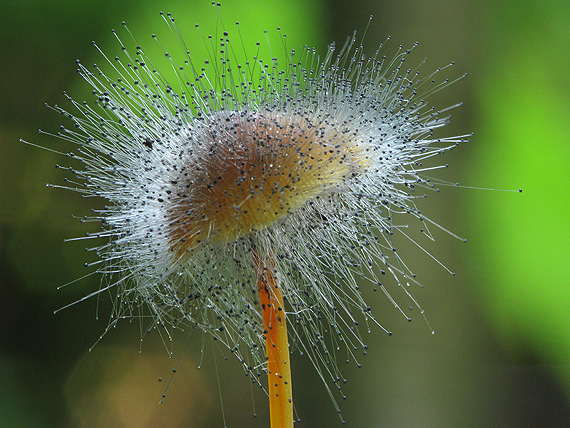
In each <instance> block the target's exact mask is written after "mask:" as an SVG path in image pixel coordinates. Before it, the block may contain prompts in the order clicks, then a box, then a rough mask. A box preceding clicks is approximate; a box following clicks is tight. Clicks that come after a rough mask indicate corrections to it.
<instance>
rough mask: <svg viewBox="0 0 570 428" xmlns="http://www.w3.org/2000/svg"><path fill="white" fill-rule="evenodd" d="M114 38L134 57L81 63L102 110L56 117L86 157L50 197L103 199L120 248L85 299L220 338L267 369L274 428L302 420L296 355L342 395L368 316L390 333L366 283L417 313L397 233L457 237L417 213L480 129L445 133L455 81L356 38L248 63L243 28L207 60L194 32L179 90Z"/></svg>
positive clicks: (158, 324)
mask: <svg viewBox="0 0 570 428" xmlns="http://www.w3.org/2000/svg"><path fill="white" fill-rule="evenodd" d="M163 17H164V19H165V21H166V23H167V25H169V26H170V27H171V30H172V31H173V33H174V34H180V33H179V31H178V28H177V27H176V25H175V23H174V19H173V18H172V17H171V16H170V14H168V15H163ZM125 27H126V26H125ZM220 27H223V26H220ZM114 33H115V36H116V38H117V40H118V42H119V44H120V46H121V47H122V48H123V51H122V53H121V54H120V55H119V56H117V57H114V56H107V55H106V54H105V53H103V52H102V51H101V50H99V48H98V47H97V45H95V47H96V49H98V50H99V51H100V53H101V55H102V57H103V59H104V62H105V63H106V64H105V66H101V67H99V66H94V67H87V66H84V65H83V64H82V63H80V62H78V72H79V73H80V74H81V76H82V77H83V78H84V79H85V80H86V81H87V82H88V84H89V85H91V86H92V89H93V94H94V96H95V103H94V104H93V103H90V102H80V101H76V100H74V99H73V98H72V97H71V96H68V99H69V102H70V104H71V106H70V107H66V108H62V107H59V106H54V107H52V108H53V109H54V110H56V111H58V112H60V113H61V114H63V115H64V116H66V117H68V118H69V119H71V122H72V124H73V125H74V126H71V127H62V128H61V130H60V131H59V132H58V133H57V137H58V138H60V139H63V140H66V141H70V142H72V143H74V144H76V145H77V149H76V150H75V152H74V153H73V154H71V153H70V154H68V156H70V157H72V158H74V159H75V160H76V161H78V162H79V163H80V164H82V165H83V166H82V167H81V168H79V169H76V168H71V167H67V168H65V169H68V170H69V171H70V172H71V173H72V174H73V175H74V176H75V177H76V178H75V179H74V180H73V184H72V185H66V186H53V187H63V188H66V189H69V190H73V191H76V192H79V193H81V194H82V195H84V196H88V197H93V196H96V197H98V198H101V199H102V200H104V201H106V202H105V204H106V206H105V208H104V209H101V210H97V211H94V214H93V215H92V216H90V217H86V218H85V219H86V220H89V221H100V222H101V223H102V229H101V231H99V232H97V233H92V234H88V235H87V236H86V237H85V238H84V239H87V240H89V239H91V238H105V239H106V243H104V244H103V245H100V246H97V247H94V248H92V250H94V251H96V252H97V254H98V256H99V259H100V261H99V262H98V263H96V264H94V266H95V269H96V272H97V273H99V274H101V275H102V276H103V278H104V279H105V280H104V286H102V287H101V289H100V290H98V291H96V292H94V293H92V294H91V295H90V296H88V297H91V296H95V295H98V294H99V293H102V292H107V291H111V292H112V293H113V294H114V296H115V297H114V302H115V304H114V307H113V314H112V323H111V324H112V325H114V324H115V323H116V322H117V320H119V319H122V318H131V317H133V316H134V317H136V316H138V315H140V314H144V315H147V314H148V313H150V314H151V315H152V318H153V321H152V323H150V325H151V328H160V329H164V330H165V331H166V332H167V333H168V332H170V330H171V329H175V328H181V329H188V328H191V329H192V328H196V329H200V330H202V331H204V332H206V333H207V334H210V335H212V336H213V337H215V338H216V339H217V340H218V341H219V342H220V343H223V344H224V345H225V346H226V347H227V348H228V350H229V351H230V352H231V353H233V354H234V355H235V356H236V358H238V359H239V360H240V361H241V363H242V365H243V367H244V369H245V371H246V373H247V374H248V375H250V376H251V378H252V379H253V380H254V381H255V382H259V384H260V385H265V383H264V382H265V381H264V380H263V377H264V376H269V380H268V384H267V386H264V388H267V389H266V390H267V391H268V394H269V396H270V406H271V419H272V427H281V426H283V427H285V426H291V425H292V418H293V412H292V404H291V403H292V395H291V394H292V392H291V382H290V367H291V365H290V359H289V347H290V351H291V353H292V355H293V361H295V360H294V356H295V355H296V354H298V353H302V354H304V355H306V356H307V357H308V358H309V359H310V360H311V361H312V363H313V364H314V366H315V368H316V370H317V372H318V374H319V376H320V377H321V379H322V380H323V382H324V383H325V385H327V389H329V392H330V387H329V385H330V384H331V382H332V383H333V384H334V385H335V386H334V388H336V389H338V390H339V391H340V392H339V396H340V397H343V394H342V390H341V388H342V384H343V382H344V378H343V377H342V374H341V373H340V370H339V368H338V366H337V363H338V361H344V360H348V361H354V362H356V363H357V364H358V359H357V353H359V352H362V351H363V350H366V345H365V341H364V340H365V338H364V337H363V335H362V334H361V331H359V328H358V326H359V324H360V325H364V326H366V327H365V328H368V326H369V325H372V324H375V325H377V326H378V327H379V328H381V329H384V327H383V326H382V324H381V323H380V321H378V320H377V318H376V317H375V315H374V311H373V310H372V308H371V306H370V304H371V302H366V301H364V299H363V297H362V295H361V293H360V288H361V287H369V288H372V289H373V290H374V291H376V290H378V291H381V292H382V293H383V294H384V295H385V296H386V297H387V298H388V299H389V300H390V302H391V303H392V304H393V305H394V307H395V308H396V309H397V310H399V311H400V312H401V313H402V314H403V316H404V317H405V318H406V319H408V318H409V317H408V315H407V310H406V308H407V307H408V306H416V307H418V308H420V306H419V305H418V303H417V302H416V300H415V299H414V297H413V287H414V286H415V285H419V283H418V282H417V280H416V279H415V275H414V274H413V273H412V272H411V271H410V270H409V269H408V267H407V266H406V263H405V255H401V254H400V253H399V252H397V251H396V249H395V248H394V244H393V243H392V236H393V235H394V234H400V235H402V236H404V237H406V238H409V239H410V240H411V241H412V242H413V243H414V244H416V241H415V240H414V239H413V238H412V237H411V236H410V235H409V234H407V233H406V231H405V230H404V225H405V223H401V221H403V219H406V218H407V219H409V220H410V221H414V222H417V223H416V224H417V225H419V228H421V229H422V232H423V233H424V234H425V235H427V237H428V238H430V239H431V235H430V233H429V229H430V227H432V226H433V227H439V228H441V229H443V227H441V226H439V225H438V224H437V223H436V222H435V221H432V220H430V219H428V218H427V217H425V216H424V214H423V213H421V211H420V205H421V199H422V198H423V197H424V196H425V195H424V194H423V189H426V188H427V189H429V188H433V187H434V185H433V184H432V183H431V182H430V180H429V179H428V178H426V177H424V176H423V173H424V172H425V171H428V170H433V169H437V168H439V167H440V165H438V164H437V162H436V160H435V159H434V160H433V162H435V163H433V162H432V159H431V158H433V157H436V156H437V155H439V154H441V153H443V152H446V151H448V150H451V149H452V148H453V147H455V146H457V145H458V144H459V143H461V142H463V141H466V140H465V139H466V138H467V137H468V136H467V135H462V136H453V137H441V136H434V131H436V129H437V128H440V127H442V126H444V125H445V124H446V123H447V120H448V119H447V117H446V116H445V114H446V113H445V112H446V111H447V110H449V109H450V108H453V107H455V106H451V107H448V108H445V109H443V110H436V109H434V108H432V107H430V106H429V105H428V104H427V102H426V101H425V99H426V98H427V97H428V96H429V95H430V94H432V93H433V92H435V91H438V90H440V89H442V88H444V87H445V86H447V85H449V84H451V83H452V82H449V81H448V80H443V81H442V82H440V83H437V81H436V78H437V76H436V74H437V72H438V71H439V70H437V71H435V72H433V73H431V74H428V75H426V76H423V75H421V74H420V72H419V70H418V69H417V68H416V69H407V68H406V67H405V66H404V64H405V59H406V57H407V55H408V54H409V52H410V50H405V49H400V50H399V51H398V53H397V54H396V55H395V56H394V57H393V58H386V57H384V56H383V54H382V51H381V49H380V48H379V49H378V50H377V51H376V53H375V54H374V55H373V56H371V57H367V56H365V55H364V53H363V49H362V46H361V45H360V44H359V43H358V42H357V39H356V37H352V38H351V39H350V40H349V42H348V43H347V44H346V45H345V46H344V47H343V48H342V49H339V50H340V52H338V53H337V50H336V48H335V46H334V45H331V46H330V47H329V49H328V51H327V52H326V54H325V56H324V57H321V56H319V54H318V53H316V52H315V50H313V49H311V48H305V49H304V50H303V51H302V52H300V53H298V52H294V51H292V52H290V56H289V58H288V61H287V62H286V63H285V64H280V63H279V64H278V63H277V60H275V59H271V60H269V61H267V60H263V59H260V58H257V57H253V56H251V57H244V58H243V59H241V58H240V56H239V54H238V52H239V51H241V49H242V46H241V45H239V42H238V41H239V39H240V36H239V25H238V26H237V27H236V28H233V29H232V28H222V29H220V34H214V35H213V36H211V37H209V38H207V39H208V40H207V42H208V43H211V44H212V45H211V49H212V53H211V58H210V59H209V61H207V62H206V64H196V63H194V62H193V60H192V57H191V52H184V50H186V47H185V45H184V42H183V40H182V39H180V44H181V46H182V47H183V52H182V54H181V55H179V56H176V55H173V56H172V57H171V56H170V55H169V54H167V56H168V59H169V61H170V63H171V65H172V69H173V70H175V72H176V79H175V80H176V81H174V82H168V81H167V80H166V78H165V77H164V76H163V75H162V74H161V72H160V70H157V69H155V68H154V65H153V62H152V58H148V57H147V56H146V55H145V53H144V47H140V46H137V48H136V50H135V51H134V52H133V51H129V50H128V49H127V48H126V47H125V44H124V43H123V39H124V37H127V38H131V37H132V35H131V34H130V32H129V31H128V29H126V30H125V31H124V34H123V35H119V33H118V32H114ZM282 37H285V36H284V35H282ZM230 39H231V40H232V42H233V43H230ZM135 43H136V42H135ZM238 46H239V48H238ZM249 48H250V47H249V46H244V47H243V49H244V50H246V51H247V50H248V49H249ZM251 48H255V47H254V46H253V47H251ZM115 74H116V75H117V76H120V77H119V78H116V77H110V76H112V75H115ZM425 161H428V162H432V163H431V164H430V165H429V166H424V165H423V162H425ZM442 166H443V165H441V167H442ZM416 204H417V205H416ZM394 216H397V218H398V221H396V220H394ZM443 230H444V231H446V232H447V230H446V229H443ZM449 233H450V232H449ZM416 245H418V246H419V247H420V248H421V249H422V250H423V247H421V246H420V244H416ZM424 251H425V252H426V253H427V254H428V257H429V253H428V252H427V251H426V250H424ZM434 260H435V259H434ZM435 261H436V262H437V263H439V262H438V261H437V260H435ZM82 300H85V299H82ZM400 302H404V304H401V303H400ZM72 304H73V303H72ZM420 312H421V313H423V311H421V308H420ZM384 330H385V329H384ZM385 331H386V332H388V331H387V330H385ZM289 343H290V344H289ZM337 355H338V356H340V355H342V357H338V358H337ZM348 361H347V362H348ZM262 373H263V375H264V376H261V374H262ZM334 388H333V389H334ZM275 396H281V397H285V398H284V399H281V398H280V399H276V398H275ZM332 396H333V397H334V396H336V395H335V394H333V395H332ZM272 400H273V401H272ZM335 405H336V404H335Z"/></svg>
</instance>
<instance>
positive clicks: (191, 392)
mask: <svg viewBox="0 0 570 428" xmlns="http://www.w3.org/2000/svg"><path fill="white" fill-rule="evenodd" d="M163 9H164V11H165V12H166V11H172V12H173V13H174V16H175V17H176V19H177V22H178V25H179V27H180V29H181V32H182V34H183V36H184V38H185V40H186V42H187V44H188V46H189V48H190V50H191V51H192V52H193V53H194V52H198V55H204V54H203V53H200V52H201V51H200V50H203V42H202V41H201V39H200V38H199V37H197V32H196V31H195V29H194V24H195V23H200V24H201V25H203V26H204V33H208V32H209V31H214V30H211V29H213V28H214V26H215V23H216V11H215V9H214V8H212V7H211V5H210V2H209V1H207V0H205V1H199V2H198V1H193V2H189V1H175V2H170V4H169V5H168V6H166V5H165V4H164V2H146V3H145V5H144V6H141V4H140V2H135V1H123V2H117V1H110V0H103V1H99V2H87V1H80V0H76V1H74V2H66V1H64V2H43V1H27V2H19V3H16V2H2V4H1V5H0V49H1V50H0V51H1V52H2V60H1V62H0V95H1V102H0V165H1V166H0V290H1V295H0V379H1V380H0V426H2V427H10V428H12V427H18V428H19V427H26V428H30V427H70V428H71V427H74V428H75V427H125V428H126V427H129V428H130V427H137V428H141V427H158V426H161V427H174V428H176V427H197V428H201V427H223V426H224V417H225V424H227V426H228V427H244V426H247V427H266V426H268V422H267V421H268V417H267V408H266V406H267V404H266V400H265V397H264V396H263V394H262V393H261V392H260V390H259V388H257V387H253V388H252V387H251V386H250V384H249V383H248V380H247V378H245V376H243V373H242V371H241V368H240V367H239V364H238V363H237V361H234V360H233V359H231V358H230V359H228V360H227V361H224V358H223V357H222V354H221V353H219V352H213V351H212V346H210V344H209V343H206V344H205V346H204V347H203V349H204V350H203V352H200V349H201V348H202V346H201V337H200V335H199V334H194V335H193V337H192V338H191V339H190V340H189V341H188V342H187V341H186V339H185V338H184V336H183V335H180V336H179V337H176V338H175V341H174V348H175V351H178V352H177V353H176V357H175V358H173V359H172V360H169V359H168V355H167V352H166V351H165V348H164V346H163V344H162V341H161V338H160V337H159V336H158V335H156V334H151V335H149V337H148V338H146V339H145V340H144V341H143V342H142V344H141V343H140V341H139V337H140V332H139V328H140V326H139V324H138V323H136V322H133V323H128V322H123V323H119V326H118V328H116V329H113V330H112V331H111V332H109V333H108V334H107V335H106V336H105V337H104V338H103V340H102V341H101V342H100V343H99V344H98V345H97V346H95V347H94V349H93V351H91V352H89V351H88V350H89V348H90V347H91V346H92V345H93V344H94V343H95V342H96V341H97V340H98V338H99V336H100V334H101V333H102V332H103V331H104V330H105V328H106V327H107V323H108V313H109V307H108V302H106V301H105V300H104V299H103V300H101V301H99V302H98V301H97V300H96V299H91V300H88V301H86V302H82V303H80V304H77V305H75V306H72V307H71V308H69V309H66V310H64V311H62V312H59V313H58V314H56V315H54V314H53V311H54V310H55V309H57V308H60V307H62V306H64V305H66V304H68V303H70V302H72V301H74V300H77V299H79V298H81V297H82V296H84V295H86V294H88V293H89V292H91V291H94V290H96V289H97V288H98V286H99V281H98V279H97V278H94V277H90V278H87V279H85V280H82V281H79V282H77V283H74V284H71V285H69V286H68V287H65V288H64V289H62V290H59V291H57V290H56V289H57V287H58V286H60V285H62V284H65V283H67V282H69V281H71V280H73V279H76V278H79V277H81V276H83V275H85V274H86V273H87V272H86V270H85V268H84V267H83V264H84V263H85V262H86V261H89V260H92V258H90V256H91V257H92V255H90V254H87V253H85V252H84V251H83V248H84V247H85V243H84V242H72V243H64V242H63V240H64V239H65V238H70V237H76V236H82V235H84V234H85V232H87V231H90V230H91V231H92V230H93V228H91V229H90V228H89V225H84V224H80V223H79V222H78V221H77V220H76V219H73V218H71V216H70V215H69V214H71V213H73V214H76V215H79V216H82V215H85V214H88V213H89V209H90V208H92V207H93V204H94V203H96V204H97V203H98V204H99V206H100V205H101V204H102V203H101V202H94V201H86V200H83V199H81V198H80V197H79V196H78V195H76V194H73V193H71V192H66V191H63V190H58V189H51V188H46V187H45V184H46V183H48V182H49V183H56V184H63V177H64V175H63V174H61V171H59V170H56V169H55V167H54V165H55V164H56V163H60V164H65V165H67V164H68V160H67V159H65V158H62V157H61V156H58V155H57V154H54V153H50V152H47V151H43V150H40V149H36V148H33V147H30V146H25V145H23V144H20V143H19V142H18V140H19V139H20V138H23V139H25V140H27V141H32V142H33V143H35V144H38V145H41V146H45V147H50V148H53V149H55V150H60V151H66V150H70V147H66V146H65V144H63V143H62V142H60V141H58V140H55V139H53V138H48V137H46V136H45V135H39V134H38V133H37V129H38V128H41V129H44V130H46V131H51V132H57V130H58V127H59V125H60V124H62V123H65V124H66V125H69V123H66V122H65V121H64V118H63V117H61V116H58V115H57V114H55V113H53V112H51V111H50V110H49V109H47V108H45V107H44V102H48V103H50V104H58V103H59V104H62V105H64V106H65V98H64V97H63V95H62V91H63V90H67V91H68V92H69V93H71V94H73V95H74V97H75V98H76V99H80V100H82V99H88V100H89V99H90V90H89V88H88V87H87V85H86V84H84V83H83V81H82V80H81V79H80V78H79V76H78V75H77V74H76V73H75V64H74V60H75V59H76V58H80V59H81V60H82V61H83V62H84V63H85V64H90V63H93V62H101V58H100V56H99V55H98V53H97V52H96V50H95V49H94V48H93V47H92V46H91V43H90V42H91V40H97V42H98V44H99V45H100V46H101V47H102V48H103V49H104V50H105V52H107V53H109V55H110V56H114V55H115V54H119V52H120V48H119V46H118V45H117V43H116V41H114V40H113V36H112V34H111V32H110V31H109V30H110V29H111V28H117V29H119V27H121V25H120V23H121V21H122V20H126V21H127V22H128V24H129V28H130V29H131V30H132V31H133V33H134V34H135V36H136V38H137V39H138V41H139V43H140V44H141V45H143V47H144V48H145V50H146V51H147V52H151V51H153V49H154V52H155V55H156V56H157V57H159V56H160V53H159V52H158V49H157V47H156V46H155V43H154V42H153V40H152V39H151V37H150V34H152V33H157V34H161V36H160V37H161V38H162V37H164V39H161V40H165V41H164V44H165V45H166V46H171V45H172V44H173V43H174V40H173V39H172V37H170V39H169V34H168V32H167V31H165V26H164V24H163V23H162V22H161V19H160V16H159V15H158V12H159V11H160V10H163ZM371 14H373V15H374V20H373V21H372V23H371V25H370V28H369V29H368V32H367V34H366V38H365V47H366V49H367V52H369V53H373V52H374V50H375V48H376V47H377V45H379V44H380V43H381V42H383V41H384V40H385V39H386V37H387V36H388V35H391V36H392V41H391V42H390V43H389V44H388V46H387V49H386V54H387V55H390V54H391V53H393V52H394V51H395V49H396V48H397V46H398V44H403V45H404V46H410V45H411V44H412V43H413V42H415V41H420V46H419V47H418V48H417V49H416V50H415V52H414V53H413V54H412V57H411V58H410V59H409V61H410V62H409V64H410V65H411V64H412V61H414V60H415V61H416V63H417V62H419V61H421V59H423V57H424V56H426V57H428V59H429V60H428V62H427V64H426V65H424V66H422V71H423V72H424V73H427V72H429V71H432V70H433V69H435V68H436V67H438V66H443V65H445V64H447V63H449V62H450V61H452V60H453V61H455V65H454V66H453V67H452V68H451V69H450V70H449V71H447V72H446V73H447V76H448V77H450V78H452V77H455V76H460V75H461V74H463V73H464V72H468V73H469V76H468V77H467V78H465V79H463V80H461V81H460V82H458V83H456V84H454V85H452V86H451V87H449V88H446V89H445V90H443V91H440V92H438V93H436V94H435V95H434V96H433V97H432V98H431V102H432V104H434V105H436V106H437V107H444V106H447V105H451V104H455V103H457V102H459V101H463V102H464V106H463V107H461V108H459V109H456V110H454V111H453V112H452V114H453V118H452V123H451V125H450V126H449V127H448V128H447V129H446V130H445V135H455V134H461V133H467V132H471V131H473V132H474V133H475V136H474V137H473V138H472V142H471V143H469V144H465V145H463V146H461V147H459V148H458V149H456V150H454V151H453V152H451V153H449V154H448V155H446V157H447V159H446V160H445V162H448V163H449V164H450V168H449V169H447V170H445V171H444V172H443V173H442V174H440V175H438V177H440V178H442V179H446V180H450V181H452V182H456V181H458V182H460V184H463V185H466V186H479V187H495V188H501V189H518V188H519V187H520V188H523V189H524V192H523V193H522V194H519V193H509V192H499V191H484V190H472V189H464V188H455V187H450V188H442V191H441V192H440V193H437V194H435V193H434V194H432V195H430V197H429V198H428V199H427V200H425V201H422V202H425V203H424V204H422V211H423V212H424V213H425V214H426V215H428V216H429V217H430V218H432V219H435V220H436V221H438V222H439V223H440V224H443V225H445V226H446V227H449V228H450V229H451V230H453V231H454V232H455V233H457V234H458V235H460V236H464V237H466V238H468V240H469V242H468V243H467V244H463V243H461V242H460V241H457V240H455V239H453V238H451V237H449V236H447V235H446V234H444V233H439V234H438V235H437V241H436V243H435V244H434V245H427V248H428V250H429V251H430V252H431V253H432V254H433V255H434V256H435V257H437V258H438V259H440V260H442V261H443V262H444V263H445V264H446V265H447V266H449V267H450V268H451V269H452V270H454V271H455V272H456V273H457V275H456V276H455V277H451V276H450V275H448V274H446V273H445V271H443V270H442V269H441V268H440V267H439V266H438V265H437V264H436V263H434V262H433V261H432V260H431V259H429V258H428V257H426V256H425V255H423V254H422V253H421V252H418V251H417V250H414V249H413V248H411V247H409V246H408V245H406V244H405V243H403V242H402V243H401V245H400V246H399V253H400V254H402V255H405V254H407V257H405V260H406V261H408V262H409V263H410V265H411V266H412V267H413V269H414V270H415V271H416V272H418V273H419V276H420V279H421V281H422V282H423V283H424V284H426V287H425V288H424V289H419V290H416V292H415V295H416V297H417V299H418V300H419V301H420V302H421V304H422V306H423V308H424V309H425V310H426V314H427V317H428V320H429V322H430V324H431V326H432V327H433V329H434V330H435V335H431V334H430V331H429V328H428V327H427V326H426V324H425V322H424V321H423V319H422V317H421V316H416V317H415V318H414V321H413V322H412V323H407V322H405V320H404V319H403V318H402V317H401V316H399V315H398V313H397V312H396V311H395V310H394V309H393V308H391V307H390V304H389V303H388V302H387V301H385V300H386V299H383V298H382V297H381V296H377V295H374V296H369V300H371V304H372V306H373V307H374V308H375V313H376V315H377V317H378V318H379V319H380V320H381V321H382V322H383V324H384V325H385V326H386V327H387V328H388V329H390V330H392V331H393V332H394V335H393V336H392V337H387V336H386V335H385V334H382V333H381V332H379V331H376V330H373V331H372V333H371V334H370V335H368V336H367V342H368V344H369V346H370V350H369V352H368V355H367V356H365V357H361V359H360V360H361V361H360V362H361V363H362V364H363V367H362V368H361V369H356V368H355V367H353V366H347V367H343V374H344V375H345V376H346V377H347V379H348V380H349V382H348V383H347V385H346V388H345V393H346V395H347V396H348V399H347V400H346V401H342V400H340V401H341V402H340V405H341V408H342V411H343V415H344V418H345V419H346V420H347V422H348V424H349V425H348V426H352V427H458V426H460V427H539V426H540V427H566V426H570V400H569V398H570V289H569V287H568V283H569V279H568V277H569V276H568V274H569V273H570V268H569V261H568V260H569V258H570V243H569V242H570V239H569V238H570V236H569V226H568V219H569V213H570V196H569V195H570V192H568V190H567V189H566V188H565V185H566V184H567V183H568V179H569V178H570V78H569V71H570V25H568V23H569V22H570V3H568V2H567V1H560V0H559V1H544V2H540V1H500V0H499V1H476V2H460V1H451V0H447V1H441V2H416V1H399V2H394V1H385V2H381V1H353V2H341V1H333V2H325V1H319V0H303V1H301V0H293V1H281V2H277V1H265V2H260V1H254V2H238V1H236V0H229V1H225V2H223V6H222V9H221V15H222V19H223V21H224V23H226V24H227V25H228V26H229V27H231V28H233V22H234V21H236V20H239V21H240V23H241V31H242V34H243V37H244V43H245V44H246V46H250V47H251V48H252V49H251V51H253V46H254V42H255V41H256V40H259V41H261V42H262V45H263V46H266V42H265V35H264V34H263V30H264V29H268V30H270V33H271V31H272V30H274V29H275V27H277V26H278V25H279V26H281V28H282V29H283V31H284V32H285V33H286V34H287V35H288V37H287V39H288V42H287V43H288V47H289V48H292V47H297V48H301V47H302V46H303V45H304V44H307V45H311V46H315V47H317V49H319V50H320V52H324V51H325V47H326V45H327V44H328V43H329V42H331V41H333V40H336V41H337V42H338V43H339V44H342V43H343V42H344V40H345V37H346V36H348V35H350V34H352V31H353V30H355V29H356V30H358V31H359V32H360V33H361V34H362V32H363V30H364V29H365V28H366V25H367V23H368V17H369V16H370V15H371ZM120 34H123V35H124V34H125V33H120ZM272 48H273V49H274V50H277V51H279V49H281V50H282V48H280V45H279V44H278V43H277V44H276V43H273V44H272ZM170 50H171V51H172V52H177V51H178V47H177V46H176V47H175V46H172V47H170ZM92 227H96V226H95V225H92ZM185 345H186V346H185ZM184 347H185V350H183V352H180V351H182V348H184ZM139 350H142V351H141V352H139ZM180 355H181V357H180ZM293 361H294V369H293V371H294V375H293V376H294V393H295V405H296V408H297V411H298V415H299V416H300V417H301V419H302V423H301V424H300V425H299V426H301V427H302V426H306V427H319V428H320V427H325V426H327V427H328V426H339V425H340V423H339V418H338V416H337V414H336V411H335V410H334V407H333V405H332V404H331V401H330V399H329V397H328V395H327V394H326V391H325V389H324V387H323V385H322V384H321V382H320V380H319V379H318V378H317V377H316V375H315V373H314V369H313V368H312V366H311V364H310V363H309V361H308V360H307V359H306V358H303V357H298V356H297V357H296V358H295V359H294V360H293ZM169 363H170V365H169ZM200 364H201V368H200V369H198V368H197V367H198V365H200ZM173 367H176V368H177V374H176V375H175V376H174V378H173V381H172V383H171V384H170V386H169V389H168V391H167V394H166V399H165V402H164V404H162V405H159V404H158V401H159V400H160V399H161V396H162V393H163V392H164V391H165V388H166V386H167V383H168V379H169V378H170V373H171V369H172V368H173ZM159 377H163V378H164V380H163V381H162V382H158V378H159ZM220 391H221V399H222V400H223V405H222V404H221V403H220V401H221V399H220ZM337 398H338V397H337ZM254 412H255V413H257V414H258V417H257V418H253V417H252V414H253V413H254Z"/></svg>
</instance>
